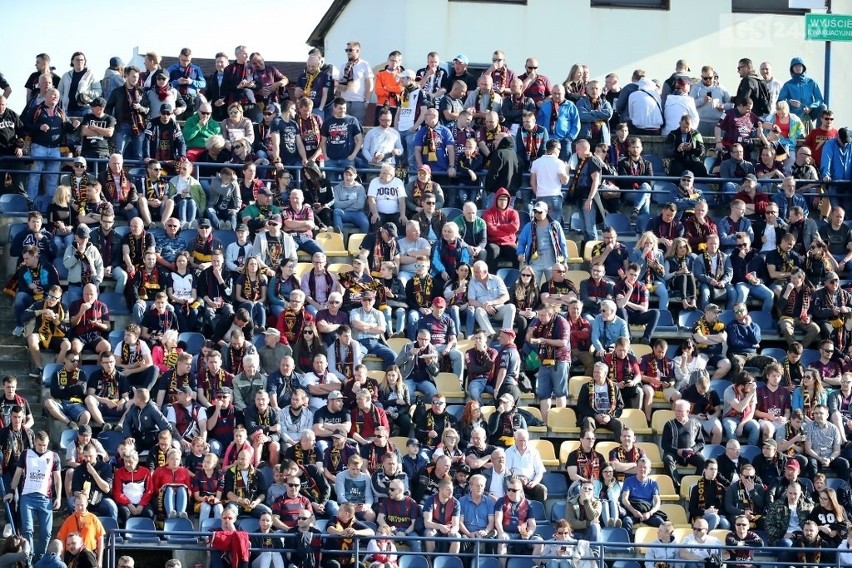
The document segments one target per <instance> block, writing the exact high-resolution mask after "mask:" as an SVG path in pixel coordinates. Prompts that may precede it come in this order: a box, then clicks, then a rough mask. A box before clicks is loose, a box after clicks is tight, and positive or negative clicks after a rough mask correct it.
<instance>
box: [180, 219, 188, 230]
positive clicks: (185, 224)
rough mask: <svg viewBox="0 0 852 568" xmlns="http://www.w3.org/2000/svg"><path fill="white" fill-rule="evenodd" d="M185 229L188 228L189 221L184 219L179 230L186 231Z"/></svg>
mask: <svg viewBox="0 0 852 568" xmlns="http://www.w3.org/2000/svg"><path fill="white" fill-rule="evenodd" d="M187 229H189V223H187V222H186V221H184V222H183V223H181V224H180V230H181V231H186V230H187Z"/></svg>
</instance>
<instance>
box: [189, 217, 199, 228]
mask: <svg viewBox="0 0 852 568" xmlns="http://www.w3.org/2000/svg"><path fill="white" fill-rule="evenodd" d="M189 228H190V229H197V228H198V221H196V220H195V219H193V220H192V222H191V223H190V224H189Z"/></svg>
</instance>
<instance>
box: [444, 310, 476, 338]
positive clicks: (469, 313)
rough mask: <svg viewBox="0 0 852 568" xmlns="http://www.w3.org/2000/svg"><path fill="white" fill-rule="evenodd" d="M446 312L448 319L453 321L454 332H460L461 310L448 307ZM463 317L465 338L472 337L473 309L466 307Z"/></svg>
mask: <svg viewBox="0 0 852 568" xmlns="http://www.w3.org/2000/svg"><path fill="white" fill-rule="evenodd" d="M447 311H448V312H449V313H450V317H451V318H452V319H453V322H454V323H455V324H456V330H458V331H461V328H462V326H461V310H460V309H459V307H458V306H450V307H449V308H448V309H447ZM464 313H465V314H466V315H465V329H464V333H465V337H468V338H469V337H470V336H471V335H473V323H474V317H473V308H471V307H466V308H464Z"/></svg>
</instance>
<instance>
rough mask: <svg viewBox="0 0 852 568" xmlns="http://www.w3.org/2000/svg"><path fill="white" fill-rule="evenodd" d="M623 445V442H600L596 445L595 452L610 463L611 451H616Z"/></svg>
mask: <svg viewBox="0 0 852 568" xmlns="http://www.w3.org/2000/svg"><path fill="white" fill-rule="evenodd" d="M620 445H621V442H612V441H609V440H600V441H599V442H598V443H597V444H595V451H596V452H598V453H599V454H600V455H602V456H603V457H604V459H605V460H607V461H609V452H610V450H614V449H615V448H617V447H618V446H620Z"/></svg>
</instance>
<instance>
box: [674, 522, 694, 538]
mask: <svg viewBox="0 0 852 568" xmlns="http://www.w3.org/2000/svg"><path fill="white" fill-rule="evenodd" d="M688 525H689V523H686V526H680V527H678V526H675V530H673V531H672V542H683V539H685V538H686V537H687V536H689V535H691V534H692V528H691V527H690V526H688Z"/></svg>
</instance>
